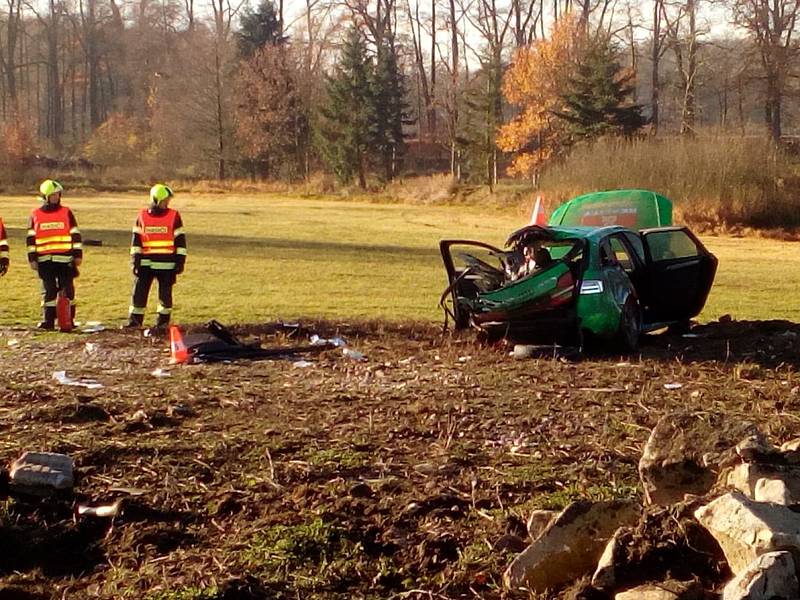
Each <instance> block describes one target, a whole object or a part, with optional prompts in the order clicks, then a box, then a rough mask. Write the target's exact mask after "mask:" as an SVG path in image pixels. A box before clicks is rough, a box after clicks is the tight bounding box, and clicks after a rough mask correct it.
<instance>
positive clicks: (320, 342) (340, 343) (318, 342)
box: [310, 333, 347, 348]
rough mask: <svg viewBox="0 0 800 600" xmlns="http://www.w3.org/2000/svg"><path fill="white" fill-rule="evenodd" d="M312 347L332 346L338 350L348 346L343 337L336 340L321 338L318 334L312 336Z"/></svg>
mask: <svg viewBox="0 0 800 600" xmlns="http://www.w3.org/2000/svg"><path fill="white" fill-rule="evenodd" d="M310 339H311V345H312V346H325V345H326V344H330V345H332V346H335V347H336V348H342V347H344V346H347V341H346V340H345V339H344V338H342V337H335V338H330V339H326V338H321V337H319V336H318V335H317V334H316V333H315V334H314V335H312V336H311V338H310Z"/></svg>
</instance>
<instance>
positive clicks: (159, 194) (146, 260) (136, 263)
mask: <svg viewBox="0 0 800 600" xmlns="http://www.w3.org/2000/svg"><path fill="white" fill-rule="evenodd" d="M174 195H175V194H174V192H173V191H172V189H171V188H170V187H169V186H166V185H164V184H162V183H157V184H156V185H154V186H153V187H152V188H151V189H150V206H149V207H148V208H143V209H142V210H141V211H139V216H138V217H137V218H136V224H135V225H134V227H133V237H132V239H131V263H132V265H131V266H132V268H133V275H134V283H133V294H132V298H131V306H130V309H129V311H128V324H127V325H126V327H141V326H142V323H143V322H144V313H145V309H146V308H147V297H148V296H149V295H150V287H151V285H152V284H153V280H154V279H155V280H157V281H158V311H157V312H158V319H157V321H156V325H155V328H156V329H157V330H164V329H166V328H167V326H168V325H169V322H170V318H171V316H172V287H173V286H174V285H175V280H176V278H177V276H178V275H180V274H181V273H183V267H184V265H185V263H186V235H185V234H184V232H183V221H182V220H181V215H180V213H179V212H178V211H177V210H174V209H172V208H170V207H169V203H170V200H172V197H173V196H174Z"/></svg>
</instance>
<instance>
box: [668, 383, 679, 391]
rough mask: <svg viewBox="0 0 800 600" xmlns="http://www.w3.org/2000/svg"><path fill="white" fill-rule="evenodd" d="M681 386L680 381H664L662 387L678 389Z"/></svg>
mask: <svg viewBox="0 0 800 600" xmlns="http://www.w3.org/2000/svg"><path fill="white" fill-rule="evenodd" d="M682 387H683V384H682V383H665V384H664V389H665V390H679V389H681V388H682Z"/></svg>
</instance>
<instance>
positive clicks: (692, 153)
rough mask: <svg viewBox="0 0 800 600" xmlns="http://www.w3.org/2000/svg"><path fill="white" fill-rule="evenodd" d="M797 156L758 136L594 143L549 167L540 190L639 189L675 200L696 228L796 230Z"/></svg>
mask: <svg viewBox="0 0 800 600" xmlns="http://www.w3.org/2000/svg"><path fill="white" fill-rule="evenodd" d="M797 173H798V164H797V161H796V159H795V160H793V157H791V156H789V155H788V154H787V153H786V152H784V151H782V150H780V149H778V148H776V147H775V146H774V145H773V144H771V143H770V142H769V141H767V140H766V139H764V138H761V137H756V136H753V137H741V136H727V135H714V134H708V135H702V136H697V137H694V138H682V137H656V138H647V139H641V140H633V141H625V140H600V141H597V142H595V143H593V144H590V145H585V146H580V147H578V148H576V149H575V150H574V151H573V152H572V153H571V154H570V155H569V157H568V158H567V159H566V160H565V161H564V162H563V163H561V164H559V165H556V166H554V167H552V168H551V169H549V170H548V171H547V172H546V173H545V174H544V176H543V177H542V181H541V189H542V191H543V192H544V193H545V194H546V195H547V196H548V197H549V198H552V199H555V200H564V199H567V198H570V197H572V196H575V195H578V194H582V193H586V192H590V191H596V190H608V189H617V188H645V189H651V190H654V191H657V192H660V193H662V194H664V195H665V196H667V197H669V198H670V199H671V200H672V201H673V202H674V203H675V210H676V216H677V217H678V218H679V219H681V220H683V221H684V222H687V223H689V224H691V225H693V226H695V227H698V228H703V229H716V228H720V227H726V226H727V227H730V226H751V227H759V228H773V227H796V226H798V225H800V177H799V176H798V174H797Z"/></svg>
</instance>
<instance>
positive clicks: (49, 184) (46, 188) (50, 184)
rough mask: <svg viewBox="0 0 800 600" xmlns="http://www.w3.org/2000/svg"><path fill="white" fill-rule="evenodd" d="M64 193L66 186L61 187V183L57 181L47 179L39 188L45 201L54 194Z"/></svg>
mask: <svg viewBox="0 0 800 600" xmlns="http://www.w3.org/2000/svg"><path fill="white" fill-rule="evenodd" d="M63 191H64V186H63V185H61V184H60V183H59V182H57V181H56V180H55V179H45V180H44V181H43V182H42V184H41V185H40V186H39V193H40V194H41V195H42V198H44V199H45V200H47V199H48V198H49V197H50V196H52V195H53V194H55V193H58V192H63Z"/></svg>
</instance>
